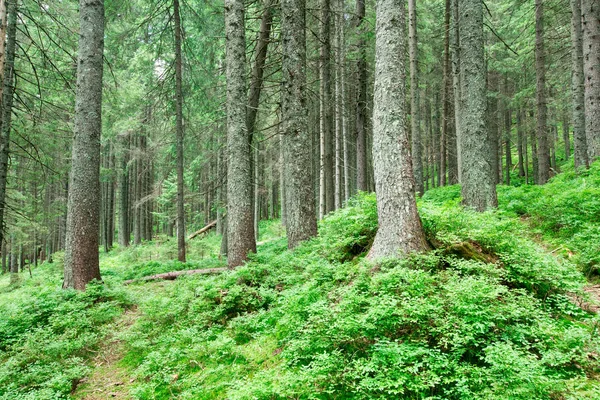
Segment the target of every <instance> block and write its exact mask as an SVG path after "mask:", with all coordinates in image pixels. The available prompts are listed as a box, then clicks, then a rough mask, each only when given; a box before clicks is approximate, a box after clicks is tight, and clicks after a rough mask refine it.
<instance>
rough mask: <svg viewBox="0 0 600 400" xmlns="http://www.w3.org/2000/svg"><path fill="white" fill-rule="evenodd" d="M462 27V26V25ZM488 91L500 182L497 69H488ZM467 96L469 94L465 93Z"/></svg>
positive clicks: (493, 154)
mask: <svg viewBox="0 0 600 400" xmlns="http://www.w3.org/2000/svg"><path fill="white" fill-rule="evenodd" d="M461 28H462V27H461ZM487 85H488V87H487V92H488V93H491V94H492V95H491V96H489V97H488V101H487V115H486V118H487V125H488V135H489V144H490V152H489V159H490V163H491V166H492V175H493V177H494V183H495V184H497V183H498V175H499V173H498V171H499V166H498V164H499V159H498V130H499V129H500V130H501V128H499V127H498V108H499V107H498V97H499V96H498V92H499V90H498V73H497V72H496V71H488V79H487ZM465 96H467V94H466V93H465Z"/></svg>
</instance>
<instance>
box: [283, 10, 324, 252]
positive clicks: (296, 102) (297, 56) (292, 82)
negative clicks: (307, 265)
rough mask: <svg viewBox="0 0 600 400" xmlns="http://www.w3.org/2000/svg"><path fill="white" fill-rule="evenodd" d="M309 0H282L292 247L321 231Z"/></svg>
mask: <svg viewBox="0 0 600 400" xmlns="http://www.w3.org/2000/svg"><path fill="white" fill-rule="evenodd" d="M305 17H306V3H305V0H282V1H281V43H282V66H283V68H282V79H283V83H282V89H281V114H282V133H283V158H284V162H283V168H284V180H283V182H282V186H284V185H285V190H284V194H285V199H284V202H285V212H286V214H285V224H286V228H287V229H286V230H287V238H288V247H289V248H294V247H296V246H298V244H300V242H301V241H303V240H306V239H309V238H310V237H312V236H315V235H316V234H317V223H316V218H315V217H316V215H315V192H314V186H313V177H312V168H311V136H310V132H309V130H308V126H307V114H308V111H307V108H306V104H307V101H306V100H307V99H306V31H305V29H306V26H305Z"/></svg>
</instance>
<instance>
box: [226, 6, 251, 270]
mask: <svg viewBox="0 0 600 400" xmlns="http://www.w3.org/2000/svg"><path fill="white" fill-rule="evenodd" d="M225 35H226V65H227V72H226V75H227V151H228V157H227V159H228V164H227V236H228V237H227V261H228V266H229V268H234V267H237V266H239V265H241V264H243V263H244V261H245V260H246V259H247V258H248V253H250V252H256V240H255V238H254V223H253V212H252V211H253V210H252V176H251V173H252V168H251V157H252V154H251V149H250V142H249V137H248V129H247V127H246V82H245V80H246V34H245V24H244V3H243V1H242V0H226V1H225Z"/></svg>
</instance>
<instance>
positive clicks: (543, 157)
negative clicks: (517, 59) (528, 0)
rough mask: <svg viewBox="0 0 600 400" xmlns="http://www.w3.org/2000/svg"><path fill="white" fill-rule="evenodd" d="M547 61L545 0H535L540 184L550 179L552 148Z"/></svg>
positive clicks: (537, 132)
mask: <svg viewBox="0 0 600 400" xmlns="http://www.w3.org/2000/svg"><path fill="white" fill-rule="evenodd" d="M545 62H546V56H545V50H544V0H535V72H536V89H535V92H536V104H537V107H536V108H537V119H536V136H537V164H538V174H537V183H538V184H539V185H543V184H544V183H546V182H548V179H550V150H549V147H548V126H547V119H548V105H547V104H546V64H545ZM599 87H600V86H599ZM599 104H600V103H599Z"/></svg>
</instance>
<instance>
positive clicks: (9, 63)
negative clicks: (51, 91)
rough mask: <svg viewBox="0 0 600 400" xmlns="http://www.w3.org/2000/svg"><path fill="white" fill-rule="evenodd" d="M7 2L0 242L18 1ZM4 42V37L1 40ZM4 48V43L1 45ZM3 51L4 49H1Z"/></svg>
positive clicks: (0, 66) (0, 27) (1, 66)
mask: <svg viewBox="0 0 600 400" xmlns="http://www.w3.org/2000/svg"><path fill="white" fill-rule="evenodd" d="M7 2H8V22H7V23H6V28H5V22H4V21H5V20H6V17H7V11H6V7H5V6H4V2H2V3H0V13H1V14H0V18H2V21H1V22H0V34H2V33H3V32H7V39H6V53H4V51H2V54H1V56H0V57H1V59H0V61H1V63H0V71H2V75H0V82H1V83H2V85H1V86H2V89H1V92H0V93H1V97H0V99H2V109H1V110H0V112H1V113H2V114H1V118H2V119H0V242H2V241H3V239H4V226H5V223H4V208H5V203H6V177H7V175H8V155H9V147H10V130H11V116H12V104H13V94H14V90H15V88H14V66H15V48H16V44H17V14H18V7H17V2H18V0H7ZM0 42H4V35H3V36H2V40H0ZM2 47H4V43H3V44H2ZM2 50H4V49H2Z"/></svg>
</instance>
